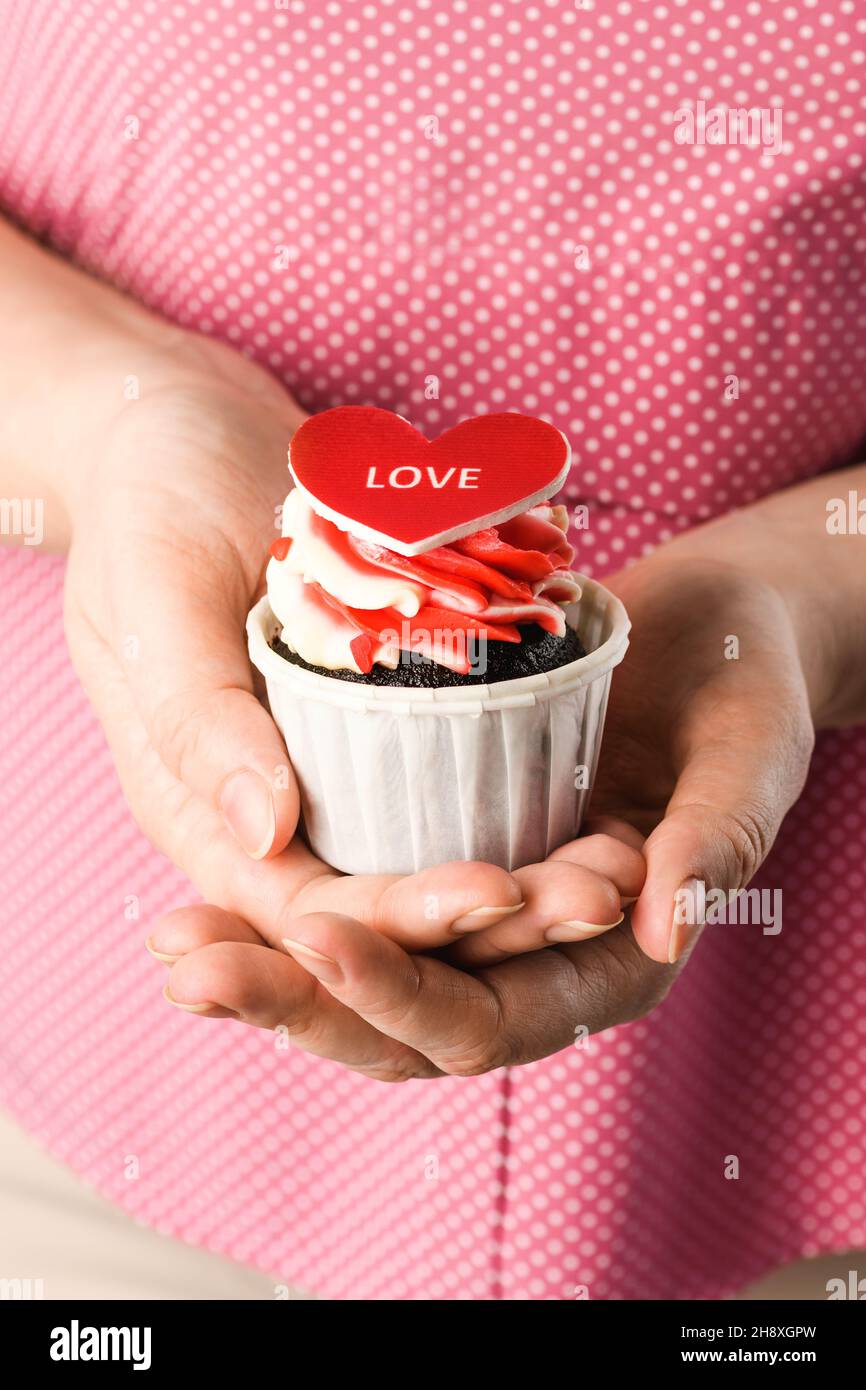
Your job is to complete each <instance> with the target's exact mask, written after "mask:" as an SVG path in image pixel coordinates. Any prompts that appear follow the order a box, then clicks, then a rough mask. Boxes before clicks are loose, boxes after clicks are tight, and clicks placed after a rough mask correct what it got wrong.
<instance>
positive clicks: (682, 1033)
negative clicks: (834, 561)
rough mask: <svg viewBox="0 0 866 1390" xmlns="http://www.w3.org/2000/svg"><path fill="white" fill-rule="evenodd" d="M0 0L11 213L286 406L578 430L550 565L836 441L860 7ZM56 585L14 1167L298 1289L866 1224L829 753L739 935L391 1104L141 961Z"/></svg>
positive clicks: (32, 768)
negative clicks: (207, 1014) (504, 1069)
mask: <svg viewBox="0 0 866 1390" xmlns="http://www.w3.org/2000/svg"><path fill="white" fill-rule="evenodd" d="M0 20H2V32H3V33H4V35H5V37H4V39H3V41H2V47H0V196H2V202H3V205H4V207H5V208H6V210H7V211H9V212H10V213H12V214H13V215H14V216H16V217H17V218H18V219H20V221H21V222H22V223H23V224H24V225H25V226H26V227H28V228H30V229H31V230H32V231H33V233H34V234H36V235H38V236H40V237H43V238H45V239H47V240H48V241H49V242H50V243H51V244H53V245H54V246H56V247H57V248H59V249H60V250H61V251H62V252H64V253H65V254H67V255H69V256H71V257H73V258H74V259H75V260H77V261H78V262H79V263H80V264H82V265H83V266H85V267H88V268H89V269H91V270H93V271H94V272H95V273H98V274H100V275H103V276H105V277H106V278H108V279H109V280H111V281H113V282H114V283H116V284H118V285H121V286H123V287H124V288H126V289H127V290H128V291H129V292H130V293H131V294H133V295H135V296H137V297H139V298H141V299H142V300H144V301H146V302H147V303H149V304H151V305H154V306H156V307H157V308H159V309H160V310H162V311H163V312H164V313H165V314H166V315H168V316H169V317H171V318H174V319H175V320H177V321H178V322H179V323H182V324H188V325H192V326H195V327H198V328H200V329H203V330H204V331H206V332H209V333H213V334H216V335H219V336H220V337H222V338H224V339H225V340H227V341H228V342H230V343H234V344H236V345H237V346H238V347H240V348H242V349H243V350H244V351H246V352H248V353H251V354H252V355H254V356H255V357H257V358H258V359H259V360H260V361H261V362H263V363H265V364H267V365H268V366H269V367H270V368H271V369H272V370H273V371H274V372H275V373H277V374H278V375H279V376H280V377H281V378H283V379H284V380H285V381H286V383H287V384H288V385H289V386H291V387H292V389H293V390H294V391H295V392H296V394H297V395H298V397H299V399H300V400H301V401H302V402H303V404H304V405H306V406H307V407H309V408H311V409H317V408H320V407H323V406H325V405H329V404H334V403H337V402H343V401H349V402H351V401H362V402H363V401H368V402H374V403H377V404H380V405H384V406H388V407H391V408H393V409H395V410H398V411H400V412H401V413H403V414H405V415H406V416H408V417H409V418H410V419H411V420H412V422H413V423H414V424H416V425H417V426H418V427H419V428H422V429H424V430H426V431H427V432H428V433H431V434H432V433H436V432H438V431H439V430H440V429H441V428H444V427H446V426H448V425H450V424H453V423H455V422H456V421H457V420H458V419H460V418H462V417H464V416H465V415H468V414H471V413H474V412H480V411H485V410H495V409H504V408H509V407H515V408H518V409H522V410H525V411H528V412H533V413H539V414H542V415H545V416H546V417H547V418H549V419H551V420H552V421H553V422H554V423H556V424H558V425H559V426H560V427H561V428H562V429H564V430H565V431H566V432H567V433H568V434H569V436H570V437H571V439H572V442H573V445H574V448H575V453H576V456H577V466H576V469H575V471H574V475H573V476H574V488H573V498H572V500H584V501H588V502H589V504H590V508H591V528H590V530H589V531H588V532H582V533H580V534H579V535H578V536H577V537H576V538H575V539H576V541H577V543H578V547H579V549H578V561H579V564H580V566H581V567H582V568H584V569H586V570H588V571H590V572H596V573H599V574H604V573H605V572H606V571H608V570H610V569H612V568H614V567H615V566H618V565H619V564H620V563H622V562H623V561H625V560H626V559H629V558H634V557H637V556H639V555H640V554H641V553H642V552H643V551H645V550H646V549H647V548H648V547H651V546H653V545H655V544H656V543H658V542H659V541H661V540H664V539H665V538H666V537H667V536H670V535H671V534H672V533H673V532H675V531H678V530H679V529H681V528H683V527H686V526H689V525H690V524H692V523H693V522H694V521H695V520H696V519H699V518H701V517H705V516H708V515H712V514H717V513H719V512H722V511H725V510H726V509H728V508H730V507H732V506H735V505H737V504H739V503H742V502H745V501H748V500H749V499H752V498H755V497H758V496H761V495H764V494H766V493H769V492H771V491H773V490H774V489H777V488H779V487H782V486H784V485H785V484H787V483H790V482H793V481H796V480H797V479H801V478H805V477H808V476H810V475H811V474H814V473H815V472H817V471H819V470H821V469H824V468H829V467H832V466H838V465H839V464H841V463H843V462H845V461H846V460H848V459H850V458H851V457H853V456H854V455H855V451H856V450H857V448H858V445H859V444H860V442H861V440H862V439H863V436H864V434H866V389H864V377H866V304H864V264H866V261H864V249H866V248H864V241H866V237H864V215H863V211H864V200H866V180H864V173H863V168H864V162H863V161H864V152H866V124H864V114H863V108H864V97H866V77H864V72H866V68H864V66H863V62H862V59H863V52H862V50H863V46H864V44H863V40H864V28H866V21H864V19H863V18H862V10H861V11H860V17H858V7H857V6H856V5H855V4H854V3H844V0H816V2H815V3H811V4H810V3H806V0H802V3H797V4H793V3H792V4H790V5H788V4H779V5H772V6H759V5H755V4H750V3H749V4H747V3H741V2H740V0H703V4H701V3H695V0H689V3H688V4H686V3H682V2H681V0H668V3H667V4H656V3H654V0H640V3H637V0H632V3H619V4H617V5H615V6H601V5H596V6H595V7H591V6H590V7H586V8H584V7H582V6H570V5H567V4H561V5H556V6H554V5H550V4H546V3H545V4H542V3H540V0H538V3H536V4H534V5H532V4H529V5H527V4H525V3H523V0H519V2H518V0H514V2H513V3H493V4H490V3H487V0H484V3H482V0H463V3H458V0H453V3H452V4H450V5H446V6H443V5H441V4H436V5H434V4H432V3H431V0H426V3H421V0H417V2H416V3H415V4H411V5H410V4H406V5H403V6H398V5H397V4H394V3H388V2H387V0H378V2H377V3H365V4H357V3H349V0H330V3H324V0H320V3H318V4H316V3H313V4H308V3H303V4H301V3H290V4H287V5H275V4H274V3H273V0H242V2H241V3H237V4H234V5H232V4H226V3H223V4H217V3H215V0H214V3H212V4H198V5H195V6H186V5H178V4H175V3H168V0H145V2H144V3H142V0H113V3H102V2H101V0H100V3H98V4H97V3H95V0H93V3H87V0H50V3H49V2H48V0H36V2H35V3H33V0H20V3H16V2H15V0H0ZM698 99H703V100H705V101H706V102H707V104H708V106H711V105H713V104H719V103H721V104H729V105H738V106H765V107H766V106H774V105H776V104H778V103H779V102H781V103H783V108H784V137H785V143H784V147H783V148H782V150H781V151H780V152H779V153H776V154H769V153H762V152H761V151H760V150H758V149H749V148H745V147H743V146H737V145H729V146H725V147H709V146H694V145H685V146H680V145H678V144H676V143H675V142H674V140H673V115H674V113H675V112H676V110H677V109H678V108H679V107H681V106H683V105H685V104H687V103H694V102H695V101H696V100H698ZM434 118H435V120H434ZM436 121H438V134H437V131H436ZM135 122H137V127H136V125H135ZM130 132H135V133H137V138H134V139H130V138H125V136H127V135H129V134H130ZM280 248H285V249H284V251H282V252H281V251H280ZM581 248H584V249H583V250H582V249H581ZM731 374H736V375H737V376H738V377H739V399H738V400H733V401H729V400H726V399H725V378H726V377H729V376H730V375H731ZM431 376H436V377H438V378H439V397H438V399H435V398H433V399H427V398H426V396H425V385H426V386H428V387H429V381H428V380H427V379H428V378H430V377H431ZM428 394H431V393H430V391H429V390H428ZM828 495H829V494H828ZM768 543H770V540H769V539H768ZM62 578H63V574H62V566H61V564H60V563H59V562H55V561H52V560H50V559H46V558H44V557H41V556H39V555H36V554H34V553H32V552H25V553H12V552H6V553H5V554H3V555H2V557H0V585H2V604H0V747H2V766H3V769H4V772H3V779H2V785H0V857H2V883H3V898H2V906H0V913H2V929H3V949H2V952H0V1090H2V1098H3V1100H4V1102H5V1103H6V1104H7V1105H8V1106H9V1107H10V1108H11V1110H12V1111H13V1112H14V1113H15V1114H16V1115H17V1116H18V1117H19V1118H20V1119H21V1120H22V1121H23V1123H24V1124H25V1125H26V1126H27V1127H28V1128H29V1129H30V1130H31V1132H32V1133H33V1134H35V1135H36V1136H38V1137H39V1138H40V1139H41V1140H42V1141H43V1142H44V1143H45V1144H46V1145H47V1146H48V1147H49V1148H50V1149H51V1150H52V1151H53V1152H54V1153H56V1154H58V1155H60V1156H61V1157H62V1158H64V1159H65V1160H66V1161H67V1162H68V1163H69V1164H71V1165H72V1166H73V1167H74V1168H75V1169H77V1170H78V1171H79V1172H80V1173H82V1174H83V1175H85V1176H86V1177H87V1178H88V1179H89V1180H90V1181H92V1182H93V1183H95V1184H96V1185H97V1186H98V1187H99V1188H100V1190H102V1191H103V1192H105V1193H107V1194H108V1195H109V1196H111V1197H112V1198H114V1199H115V1200H116V1201H117V1202H119V1203H121V1204H122V1205H123V1206H124V1207H126V1208H127V1209H128V1210H129V1211H130V1212H132V1213H134V1214H135V1215H136V1216H138V1217H140V1218H141V1219H142V1220H144V1221H146V1222H148V1223H150V1224H152V1225H154V1226H156V1227H158V1228H159V1229H160V1230H164V1231H168V1232H171V1233H173V1234H175V1235H179V1236H182V1237H183V1238H184V1239H186V1240H189V1241H193V1242H196V1243H199V1244H202V1245H206V1246H208V1247H209V1248H211V1249H214V1250H219V1251H224V1252H226V1253H228V1254H229V1255H232V1256H234V1257H236V1258H238V1259H242V1260H248V1261H252V1262H255V1263H256V1264H259V1265H261V1266H263V1267H266V1268H268V1269H271V1270H273V1271H275V1273H277V1274H278V1275H279V1276H281V1277H283V1278H286V1279H291V1280H294V1281H296V1282H298V1283H301V1284H305V1285H307V1286H309V1287H311V1288H314V1289H316V1290H317V1291H318V1292H320V1293H321V1294H323V1295H328V1296H337V1297H361V1298H377V1297H397V1298H458V1297H461V1298H467V1297H471V1298H487V1297H506V1298H571V1297H573V1296H574V1291H575V1287H576V1286H579V1285H580V1286H586V1287H587V1288H588V1290H589V1293H590V1295H591V1296H592V1297H594V1298H635V1297H641V1298H647V1297H649V1298H652V1297H664V1296H673V1297H680V1298H695V1297H697V1298H705V1297H713V1296H718V1295H721V1294H723V1293H725V1292H726V1291H728V1290H730V1289H732V1288H733V1287H735V1286H737V1285H738V1284H740V1283H741V1282H742V1281H744V1280H746V1279H749V1278H751V1277H754V1276H757V1275H758V1274H759V1273H760V1272H761V1271H762V1270H763V1269H765V1268H767V1267H768V1266H770V1265H773V1264H775V1263H777V1262H779V1261H782V1260H785V1259H789V1258H793V1257H795V1256H797V1255H800V1254H809V1253H813V1252H816V1251H819V1250H824V1249H831V1248H839V1249H842V1248H845V1247H848V1246H860V1245H866V1209H864V1189H863V1180H862V1172H863V1168H864V1160H866V1119H864V1111H866V1107H864V1073H866V1068H864V1060H866V1042H864V1026H866V1025H864V1020H866V981H864V972H866V952H864V946H866V925H864V914H863V907H862V904H863V900H864V890H866V875H864V864H866V815H864V809H863V808H864V804H866V759H864V753H866V733H849V734H844V735H843V734H834V735H831V736H825V737H823V738H821V740H820V742H819V747H818V751H817V754H816V757H815V761H814V766H813V772H812V774H811V777H810V779H809V784H808V786H807V788H806V791H805V792H804V794H803V797H802V800H801V802H800V804H799V805H798V807H797V808H796V810H795V812H794V813H793V814H792V815H791V816H790V817H789V820H788V822H787V824H786V826H785V828H784V831H783V834H782V836H781V837H780V841H779V844H778V847H777V848H776V850H775V851H774V852H773V854H772V856H771V858H770V860H769V862H768V864H767V866H766V868H765V870H764V871H763V873H762V875H761V879H760V882H761V883H762V884H763V885H764V886H768V887H778V886H780V885H784V927H783V931H782V934H781V935H780V936H778V937H771V936H763V935H761V933H760V930H759V929H756V928H737V927H731V928H729V929H727V930H725V929H721V928H720V929H716V931H714V932H710V933H708V934H707V939H706V940H705V941H704V943H703V944H702V946H701V948H700V952H699V954H698V957H697V958H696V959H695V960H694V962H693V963H692V964H691V965H690V967H689V969H688V971H687V972H686V974H685V976H684V977H683V979H682V981H681V983H680V985H679V986H678V988H677V990H676V991H675V992H674V995H673V996H672V997H671V999H670V1000H669V1001H668V1002H667V1003H665V1004H664V1005H663V1006H662V1008H660V1009H659V1010H657V1011H656V1013H654V1014H653V1015H652V1016H651V1017H650V1018H648V1019H646V1020H644V1021H641V1022H640V1023H638V1024H635V1025H632V1026H630V1027H627V1028H620V1029H617V1030H615V1031H613V1032H611V1033H609V1034H607V1035H605V1036H604V1037H601V1038H597V1039H594V1040H593V1041H592V1043H591V1046H590V1047H589V1049H588V1050H579V1049H574V1050H571V1051H568V1052H565V1053H562V1054H560V1055H559V1056H557V1057H554V1058H551V1059H549V1060H547V1061H545V1062H542V1063H539V1064H537V1065H535V1066H531V1067H526V1068H522V1069H518V1070H516V1071H514V1072H512V1073H510V1074H504V1073H498V1074H495V1075H492V1076H488V1077H484V1078H482V1079H480V1080H477V1081H470V1082H465V1081H443V1082H437V1083H411V1084H409V1085H407V1086H404V1087H398V1088H386V1087H383V1086H380V1085H378V1084H376V1083H373V1082H367V1081H365V1080H363V1079H360V1078H358V1077H355V1076H351V1075H348V1074H346V1073H343V1072H342V1071H340V1069H339V1068H337V1067H336V1066H333V1065H330V1064H328V1063H325V1062H320V1061H316V1060H313V1059H310V1058H307V1057H305V1056H303V1055H301V1054H298V1053H293V1052H286V1053H283V1052H280V1051H278V1050H277V1048H276V1046H275V1040H274V1038H273V1037H272V1036H270V1035H267V1034H258V1033H253V1032H249V1031H245V1030H244V1029H242V1028H238V1027H236V1026H234V1025H232V1024H229V1023H225V1024H219V1023H216V1024H214V1023H202V1022H201V1021H200V1020H197V1019H195V1018H190V1017H185V1016H179V1015H176V1014H175V1013H173V1012H172V1011H171V1010H168V1009H166V1008H165V1006H164V1004H163V1002H162V1000H161V999H160V994H159V991H160V987H161V983H162V977H161V974H160V970H159V968H158V967H157V966H155V965H154V963H153V962H152V961H151V960H150V959H149V958H148V957H147V956H146V955H145V953H144V951H143V950H142V945H141V943H142V939H143V937H144V936H145V934H146V928H147V922H148V921H149V920H150V919H151V918H152V917H153V916H154V915H155V914H156V913H158V912H160V911H161V910H163V909H165V908H167V907H169V906H170V905H173V904H179V903H181V902H183V901H185V900H188V898H189V893H190V890H189V888H188V885H186V884H185V883H184V881H183V880H182V878H181V876H180V875H179V874H178V873H177V872H176V871H175V870H174V869H172V868H171V867H170V866H169V865H168V864H167V863H166V862H165V861H164V860H163V859H161V858H160V857H159V856H158V855H157V854H155V853H154V852H153V851H152V850H151V849H150V848H149V847H148V845H147V844H146V843H145V842H144V840H143V839H142V837H141V835H140V834H139V833H138V832H137V830H136V829H135V827H134V825H133V823H132V820H131V818H130V816H129V813H128V811H127V810H126V809H125V807H124V804H123V802H122V799H121V796H120V793H119V791H118V788H117V783H116V780H115V776H114V773H113V770H112V765H111V761H110V759H109V756H108V754H107V751H106V748H105V745H104V742H103V739H102V736H101V733H100V731H99V729H98V727H97V725H96V722H95V720H94V718H93V715H92V714H91V712H90V710H89V708H88V706H87V702H86V701H85V698H84V696H83V694H82V693H81V691H80V690H79V688H78V686H77V684H76V681H75V678H74V676H73V674H72V671H71V669H70V666H69V664H68V662H67V659H66V656H65V654H64V649H63V642H62V631H61V622H60V598H61V585H62ZM136 911H138V912H139V913H140V917H139V918H138V919H136V918H135V916H134V914H135V912H136ZM130 1154H135V1155H137V1156H138V1158H139V1160H140V1177H139V1178H138V1179H137V1180H135V1181H130V1180H127V1178H126V1177H125V1176H124V1171H125V1170H124V1164H125V1160H126V1157H127V1155H130ZM730 1154H736V1155H738V1156H739V1159H740V1177H739V1180H738V1181H728V1180H726V1179H725V1177H724V1164H725V1157H726V1155H730Z"/></svg>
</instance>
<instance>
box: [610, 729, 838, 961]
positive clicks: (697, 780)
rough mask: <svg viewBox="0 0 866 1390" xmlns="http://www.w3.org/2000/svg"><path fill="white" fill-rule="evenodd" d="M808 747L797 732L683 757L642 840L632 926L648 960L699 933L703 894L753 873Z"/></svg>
mask: <svg viewBox="0 0 866 1390" xmlns="http://www.w3.org/2000/svg"><path fill="white" fill-rule="evenodd" d="M810 753H811V732H810V733H809V734H808V735H807V734H806V733H805V731H804V736H803V737H795V738H793V739H791V738H789V739H787V740H784V739H782V738H777V739H776V742H775V743H768V742H765V741H764V740H763V739H762V740H761V741H760V742H758V741H746V740H742V739H741V740H739V741H738V742H737V744H736V746H733V745H732V743H731V742H730V741H724V742H722V741H720V742H718V743H715V744H713V743H708V744H705V745H703V746H702V747H701V748H700V749H699V750H698V751H697V752H695V753H694V754H693V756H692V757H691V758H690V759H689V761H688V763H687V764H686V766H685V767H684V768H683V770H682V772H681V773H680V776H679V779H678V781H677V783H676V786H675V788H674V793H673V796H672V797H671V799H670V802H669V803H668V806H667V810H666V813H665V817H664V820H663V821H662V822H661V824H660V825H658V826H657V827H656V829H655V830H654V831H653V832H652V834H651V835H650V836H649V838H648V839H647V841H646V843H645V845H644V854H645V856H646V860H647V877H646V883H645V886H644V889H643V891H642V893H641V895H640V898H639V899H638V902H637V903H636V904H635V907H634V909H633V912H632V930H633V932H634V935H635V938H636V940H637V941H638V943H639V945H640V946H641V948H642V949H643V951H644V952H645V954H646V955H648V956H649V957H650V958H651V959H652V960H657V961H666V962H668V963H670V964H673V963H674V962H675V961H677V960H679V959H680V958H681V957H682V956H683V955H684V954H685V953H686V952H687V951H689V950H690V949H691V948H692V946H693V945H694V943H695V941H696V940H697V938H698V936H699V935H700V931H701V928H702V927H703V925H704V912H705V907H706V899H707V894H708V893H710V892H711V891H712V890H721V891H722V892H723V893H725V894H726V895H727V894H729V893H735V892H737V891H738V890H739V889H741V888H744V887H745V886H746V884H747V883H748V882H749V880H750V879H751V878H752V877H753V875H754V874H755V873H756V872H757V870H758V869H759V867H760V865H761V864H762V863H763V861H764V859H765V858H766V856H767V854H768V853H769V851H770V847H771V846H772V844H773V841H774V840H775V838H776V834H777V832H778V829H779V826H780V825H781V823H782V820H783V818H784V816H785V814H786V812H787V811H788V810H789V808H790V807H791V806H792V805H793V803H794V801H795V800H796V799H797V797H798V796H799V794H800V792H801V790H802V787H803V783H804V781H805V777H806V771H807V769H808V762H809V755H810Z"/></svg>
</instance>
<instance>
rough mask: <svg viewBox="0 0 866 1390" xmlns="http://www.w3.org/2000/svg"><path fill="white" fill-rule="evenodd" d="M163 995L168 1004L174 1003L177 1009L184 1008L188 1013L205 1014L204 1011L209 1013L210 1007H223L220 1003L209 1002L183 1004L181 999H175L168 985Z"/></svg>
mask: <svg viewBox="0 0 866 1390" xmlns="http://www.w3.org/2000/svg"><path fill="white" fill-rule="evenodd" d="M162 997H163V999H165V1001H166V1003H168V1004H174V1007H175V1008H176V1009H183V1010H185V1012H186V1013H188V1014H204V1013H207V1011H208V1009H218V1008H220V1007H221V1006H220V1005H219V1004H211V1003H207V1004H181V1002H180V1000H179V999H174V998H173V997H172V995H171V994H170V993H169V989H168V985H165V986H164V987H163V991H162Z"/></svg>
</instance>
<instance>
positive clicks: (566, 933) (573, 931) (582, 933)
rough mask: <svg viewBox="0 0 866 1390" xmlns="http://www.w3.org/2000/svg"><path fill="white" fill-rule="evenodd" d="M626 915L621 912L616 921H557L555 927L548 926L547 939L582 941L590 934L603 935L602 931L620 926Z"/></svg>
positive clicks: (545, 935)
mask: <svg viewBox="0 0 866 1390" xmlns="http://www.w3.org/2000/svg"><path fill="white" fill-rule="evenodd" d="M624 917H625V913H624V912H621V913H620V914H619V916H618V917H617V919H616V921H615V922H607V923H601V922H578V921H576V920H575V921H571V922H557V924H556V926H555V927H548V928H547V931H546V932H545V933H544V939H545V941H552V942H555V941H560V942H565V941H580V940H582V939H584V938H586V937H588V936H601V934H602V932H606V931H612V930H613V928H614V927H618V926H619V924H620V922H621V921H622V920H623V918H624Z"/></svg>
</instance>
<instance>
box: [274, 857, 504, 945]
mask: <svg viewBox="0 0 866 1390" xmlns="http://www.w3.org/2000/svg"><path fill="white" fill-rule="evenodd" d="M522 905H523V894H522V891H521V887H520V884H519V883H518V881H517V879H516V877H515V876H514V875H513V874H509V873H508V872H507V871H506V870H505V869H500V868H497V867H496V865H494V864H481V863H475V862H463V861H459V862H454V863H449V864H439V865H437V866H436V867H435V868H431V869H424V870H422V871H421V872H419V873H417V874H410V875H407V876H405V877H399V876H398V875H396V874H390V875H389V874H360V875H357V876H355V877H351V876H348V875H347V876H339V875H336V874H329V875H324V876H320V877H318V878H315V879H313V880H311V881H310V882H309V884H307V886H306V887H304V888H302V889H301V890H300V891H299V892H298V894H297V895H296V896H295V898H294V899H293V901H292V903H291V905H290V908H289V910H290V914H291V916H292V917H296V916H299V915H301V914H303V913H307V912H336V913H339V914H341V915H345V916H349V917H354V918H355V919H356V920H358V921H360V922H365V923H366V924H367V925H368V926H371V927H375V928H376V930H377V931H380V932H382V933H383V934H384V935H385V936H388V937H390V938H391V940H392V941H396V942H397V943H398V944H399V945H401V946H404V947H405V948H406V949H407V950H422V949H425V950H431V949H433V948H434V947H436V946H442V945H444V944H446V943H447V942H449V941H453V940H454V938H455V936H462V935H464V934H467V933H475V932H481V931H484V930H485V929H486V928H488V927H490V926H492V925H494V924H495V923H497V922H502V921H503V920H508V919H509V918H512V917H513V916H514V915H515V914H517V913H519V912H520V910H521V907H522ZM280 941H281V938H280V937H277V938H276V939H275V942H274V944H279V943H280Z"/></svg>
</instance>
